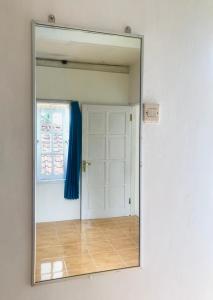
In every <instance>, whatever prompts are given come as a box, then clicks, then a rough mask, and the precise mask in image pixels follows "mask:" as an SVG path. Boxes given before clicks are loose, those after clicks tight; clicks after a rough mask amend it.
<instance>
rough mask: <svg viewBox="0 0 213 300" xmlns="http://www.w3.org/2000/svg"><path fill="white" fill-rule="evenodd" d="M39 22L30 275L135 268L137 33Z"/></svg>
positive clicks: (49, 276)
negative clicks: (33, 253) (106, 31)
mask: <svg viewBox="0 0 213 300" xmlns="http://www.w3.org/2000/svg"><path fill="white" fill-rule="evenodd" d="M34 29H35V43H34V44H35V58H34V60H35V62H36V63H35V83H34V84H35V99H34V101H35V103H34V104H35V105H34V116H35V118H34V120H35V124H34V130H35V141H34V147H35V149H34V150H35V151H34V152H35V157H34V161H35V165H34V170H35V182H34V184H35V205H34V206H35V212H34V215H35V224H34V225H35V226H34V228H35V257H34V282H40V281H46V280H52V279H57V278H63V277H68V276H76V275H83V274H90V273H95V272H102V271H108V270H116V269H121V268H130V267H137V266H139V265H140V259H139V252H140V249H139V248H140V247H139V246H140V243H139V231H140V228H139V222H140V221H139V215H140V212H139V202H140V201H139V128H140V117H139V115H140V89H141V88H140V73H141V63H140V61H141V38H138V37H130V36H122V35H115V34H106V33H97V32H91V31H83V30H76V29H68V28H59V27H51V26H44V25H39V24H37V25H35V28H34Z"/></svg>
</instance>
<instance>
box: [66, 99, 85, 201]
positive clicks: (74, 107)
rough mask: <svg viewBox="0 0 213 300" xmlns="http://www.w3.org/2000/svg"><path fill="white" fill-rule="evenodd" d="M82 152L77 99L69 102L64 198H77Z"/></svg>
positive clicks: (80, 122)
mask: <svg viewBox="0 0 213 300" xmlns="http://www.w3.org/2000/svg"><path fill="white" fill-rule="evenodd" d="M81 152H82V117H81V111H80V107H79V103H78V102H77V101H72V102H71V107H70V132H69V147H68V160H67V173H66V180H65V186H64V198H65V199H79V189H80V168H81Z"/></svg>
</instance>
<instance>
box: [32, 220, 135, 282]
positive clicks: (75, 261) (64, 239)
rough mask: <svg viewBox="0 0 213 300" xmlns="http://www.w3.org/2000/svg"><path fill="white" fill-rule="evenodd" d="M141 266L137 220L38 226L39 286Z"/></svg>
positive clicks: (77, 222)
mask: <svg viewBox="0 0 213 300" xmlns="http://www.w3.org/2000/svg"><path fill="white" fill-rule="evenodd" d="M138 264H139V220H138V217H136V216H131V217H119V218H109V219H95V220H74V221H63V222H50V223H37V225H36V274H35V278H36V282H38V281H43V280H49V279H54V278H61V277H67V276H74V275H79V274H87V273H93V272H98V271H106V270H113V269H119V268H125V267H133V266H138Z"/></svg>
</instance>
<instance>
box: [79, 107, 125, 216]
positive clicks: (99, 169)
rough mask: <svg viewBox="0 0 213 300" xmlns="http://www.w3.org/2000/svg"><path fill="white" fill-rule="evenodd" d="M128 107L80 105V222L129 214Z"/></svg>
mask: <svg viewBox="0 0 213 300" xmlns="http://www.w3.org/2000/svg"><path fill="white" fill-rule="evenodd" d="M130 113H131V107H129V106H99V105H83V107H82V115H83V151H82V160H84V161H86V162H87V163H89V164H90V165H88V164H87V167H86V171H85V172H83V173H82V198H81V201H82V202H81V203H82V205H81V208H82V209H81V215H82V218H83V219H92V218H104V217H115V216H127V215H129V214H130V205H129V197H130V174H131V172H130V138H131V136H130V135H131V122H130V120H129V114H130Z"/></svg>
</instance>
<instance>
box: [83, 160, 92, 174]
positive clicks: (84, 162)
mask: <svg viewBox="0 0 213 300" xmlns="http://www.w3.org/2000/svg"><path fill="white" fill-rule="evenodd" d="M87 166H91V162H89V161H86V160H83V161H82V171H83V172H86V170H87Z"/></svg>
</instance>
